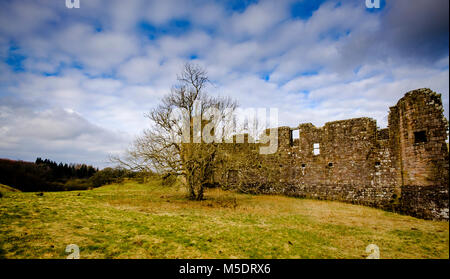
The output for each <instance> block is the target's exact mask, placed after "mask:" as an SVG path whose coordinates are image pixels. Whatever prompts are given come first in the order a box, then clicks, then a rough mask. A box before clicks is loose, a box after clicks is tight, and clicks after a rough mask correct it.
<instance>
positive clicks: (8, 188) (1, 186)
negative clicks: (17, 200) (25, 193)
mask: <svg viewBox="0 0 450 279" xmlns="http://www.w3.org/2000/svg"><path fill="white" fill-rule="evenodd" d="M4 192H20V190H18V189H16V188H13V187H11V186H8V185H5V184H1V183H0V193H4Z"/></svg>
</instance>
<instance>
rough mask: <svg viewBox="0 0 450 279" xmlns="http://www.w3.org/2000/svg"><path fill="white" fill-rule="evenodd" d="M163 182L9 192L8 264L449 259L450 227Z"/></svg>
mask: <svg viewBox="0 0 450 279" xmlns="http://www.w3.org/2000/svg"><path fill="white" fill-rule="evenodd" d="M185 196H186V193H185V191H184V189H183V188H179V187H171V188H164V187H162V186H161V185H160V182H159V181H153V182H152V183H150V184H145V185H142V184H137V183H133V182H128V183H125V184H124V185H110V186H104V187H100V188H97V189H94V190H88V191H72V192H52V193H50V192H49V193H44V195H43V196H38V195H37V194H36V193H22V192H4V193H3V197H2V198H0V257H1V258H65V257H67V255H68V253H66V252H65V248H66V246H67V245H69V244H72V243H73V244H76V245H78V246H79V247H80V257H81V258H302V259H304V258H365V257H367V255H368V254H367V253H366V252H365V249H366V247H367V245H369V244H371V243H373V244H376V245H377V246H378V247H379V248H380V256H381V258H447V259H448V257H449V224H448V223H447V222H435V221H425V220H420V219H416V218H413V217H409V216H402V215H398V214H394V213H389V212H385V211H382V210H378V209H374V208H368V207H363V206H358V205H350V204H345V203H339V202H331V201H317V200H307V199H297V198H291V197H284V196H252V195H244V194H237V193H233V192H224V191H221V190H218V189H214V190H208V191H207V193H206V198H207V200H205V201H201V202H196V201H189V200H187V199H186V198H185Z"/></svg>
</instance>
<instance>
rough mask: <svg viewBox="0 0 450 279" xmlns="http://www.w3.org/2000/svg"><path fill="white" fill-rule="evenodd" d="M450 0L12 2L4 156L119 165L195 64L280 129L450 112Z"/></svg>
mask: <svg viewBox="0 0 450 279" xmlns="http://www.w3.org/2000/svg"><path fill="white" fill-rule="evenodd" d="M448 5H449V2H448V0H433V1H425V0H416V1H408V0H397V1H384V0H381V8H380V9H367V8H366V6H365V0H348V1H334V0H330V1H324V0H312V1H305V0H303V1H290V0H286V1H225V0H223V1H200V0H195V1H174V0H167V1H138V0H133V1H119V0H117V1H114V0H110V1H101V0H80V8H79V9H67V8H66V6H65V0H53V1H48V0H35V1H32V0H30V1H1V2H0V158H4V157H6V158H11V159H22V160H34V159H35V158H36V157H47V158H50V159H52V160H56V161H64V162H87V163H91V164H94V165H96V166H100V167H102V166H106V165H107V161H108V156H109V155H110V154H119V153H120V152H122V151H123V150H124V149H125V148H126V147H127V146H128V144H129V143H130V142H131V140H132V139H133V138H134V137H135V136H136V135H138V134H139V133H140V132H141V131H142V130H143V129H144V128H148V127H149V125H150V123H149V122H148V120H147V119H146V118H145V117H144V113H146V112H148V111H149V110H150V109H151V108H152V107H154V106H155V105H156V104H157V103H158V102H159V100H160V98H161V97H162V96H163V95H164V94H166V93H167V92H169V90H170V88H171V86H172V85H173V84H174V83H175V82H176V75H177V73H179V72H180V71H181V69H182V66H183V64H184V63H185V62H187V61H192V62H195V63H198V64H200V65H202V66H203V67H205V68H206V69H207V71H208V74H209V76H210V78H211V80H212V81H213V82H214V86H211V87H210V88H208V90H209V92H210V93H211V94H220V95H226V96H231V97H233V98H235V99H237V100H238V102H239V104H240V106H241V107H266V108H270V107H276V108H278V110H279V121H280V125H289V126H296V125H298V124H299V123H305V122H311V123H313V124H314V125H316V126H322V125H323V124H324V123H325V122H327V121H333V120H339V119H347V118H353V117H361V116H368V117H372V118H374V119H376V120H377V122H378V125H379V126H380V127H385V126H386V125H387V114H388V109H389V106H392V105H395V103H396V102H397V100H398V99H399V98H401V97H402V96H403V94H404V93H406V92H407V91H409V90H412V89H416V88H422V87H428V88H431V89H432V90H434V91H436V92H438V93H441V94H442V96H443V101H444V109H445V115H446V117H447V118H448V112H449V104H448V94H449V70H448V69H449V67H448V66H449V52H448V48H449V37H448V34H449V29H448V21H449V15H448V10H449V9H448Z"/></svg>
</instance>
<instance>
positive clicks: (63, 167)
mask: <svg viewBox="0 0 450 279" xmlns="http://www.w3.org/2000/svg"><path fill="white" fill-rule="evenodd" d="M135 176H136V173H134V172H131V171H129V170H126V169H123V168H105V169H103V170H98V169H97V168H94V167H92V166H89V165H86V164H63V163H56V162H54V161H51V160H49V159H44V160H43V159H41V158H37V159H36V161H35V163H32V162H24V161H14V160H8V159H0V183H1V184H5V185H8V186H11V187H14V188H16V189H19V190H21V191H24V192H35V191H65V190H85V189H89V188H93V187H99V186H102V185H105V184H109V183H117V182H121V181H122V180H123V179H125V178H133V177H135Z"/></svg>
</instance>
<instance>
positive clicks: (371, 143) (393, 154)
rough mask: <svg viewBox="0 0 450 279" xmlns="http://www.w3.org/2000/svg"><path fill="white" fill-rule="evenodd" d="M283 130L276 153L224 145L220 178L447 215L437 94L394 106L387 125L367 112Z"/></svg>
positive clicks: (254, 189)
mask: <svg viewBox="0 0 450 279" xmlns="http://www.w3.org/2000/svg"><path fill="white" fill-rule="evenodd" d="M277 129H278V150H277V152H276V153H275V154H271V155H260V154H259V152H258V149H259V145H258V144H252V143H247V142H246V143H241V144H239V143H232V144H223V145H222V146H223V150H222V152H221V154H222V156H219V158H221V159H219V160H218V162H217V165H218V167H217V171H216V173H215V180H216V181H217V182H218V183H220V184H221V185H222V186H223V187H231V188H238V189H239V190H241V191H244V192H250V193H282V194H286V195H293V196H299V197H308V198H317V199H327V200H339V201H344V202H350V203H357V204H363V205H369V206H374V207H378V208H383V209H389V210H396V211H400V212H403V213H405V214H409V215H413V216H417V217H420V218H427V219H446V220H448V149H447V145H446V143H445V140H446V137H447V121H446V119H445V117H444V116H443V109H442V102H441V96H440V95H439V94H436V93H434V92H432V91H431V90H429V89H419V90H414V91H411V92H408V93H406V95H405V96H404V97H403V98H402V99H401V100H399V102H398V103H397V105H396V106H394V107H391V108H390V114H389V126H388V128H386V129H377V125H376V121H375V120H373V119H370V118H366V117H363V118H355V119H348V120H341V121H333V122H328V123H325V125H324V126H323V127H315V126H314V125H312V124H311V123H307V124H300V125H299V126H297V127H294V128H290V127H279V128H277ZM294 130H299V138H298V139H294V138H293V136H292V133H293V131H294Z"/></svg>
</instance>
